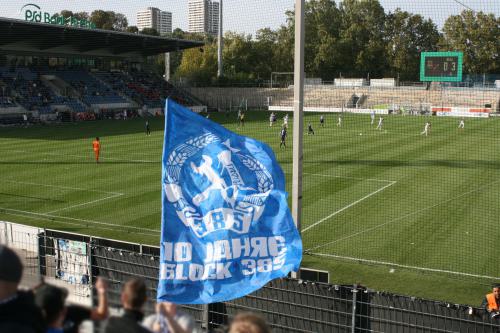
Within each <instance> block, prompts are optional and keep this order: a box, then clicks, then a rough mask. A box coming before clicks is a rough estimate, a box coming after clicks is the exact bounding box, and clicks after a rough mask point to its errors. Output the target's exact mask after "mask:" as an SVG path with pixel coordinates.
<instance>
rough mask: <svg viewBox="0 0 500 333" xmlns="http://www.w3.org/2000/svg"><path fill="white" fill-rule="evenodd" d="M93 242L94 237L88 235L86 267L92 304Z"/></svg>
mask: <svg viewBox="0 0 500 333" xmlns="http://www.w3.org/2000/svg"><path fill="white" fill-rule="evenodd" d="M93 243H94V237H90V239H89V244H88V246H89V256H88V258H89V263H88V266H87V268H88V269H89V286H90V294H91V298H92V306H94V305H95V304H94V291H93V288H92V286H93V285H94V283H93V282H94V278H93V275H94V267H93V265H92V244H93Z"/></svg>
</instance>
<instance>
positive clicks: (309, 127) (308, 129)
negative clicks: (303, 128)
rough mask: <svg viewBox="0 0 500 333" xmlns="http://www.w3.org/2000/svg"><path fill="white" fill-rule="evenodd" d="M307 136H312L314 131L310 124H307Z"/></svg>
mask: <svg viewBox="0 0 500 333" xmlns="http://www.w3.org/2000/svg"><path fill="white" fill-rule="evenodd" d="M309 134H312V135H314V130H313V127H312V125H311V123H309V124H307V135H309Z"/></svg>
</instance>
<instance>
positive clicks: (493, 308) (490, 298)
mask: <svg viewBox="0 0 500 333" xmlns="http://www.w3.org/2000/svg"><path fill="white" fill-rule="evenodd" d="M482 306H483V307H484V308H485V309H486V311H488V312H489V313H490V315H491V317H492V318H495V317H497V316H500V283H496V284H494V285H493V292H492V293H490V294H487V295H486V297H485V298H484V300H483V304H482Z"/></svg>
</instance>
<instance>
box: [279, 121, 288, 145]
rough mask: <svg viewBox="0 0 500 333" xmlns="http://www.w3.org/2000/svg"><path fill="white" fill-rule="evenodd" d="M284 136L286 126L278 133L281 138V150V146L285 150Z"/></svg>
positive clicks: (285, 134)
mask: <svg viewBox="0 0 500 333" xmlns="http://www.w3.org/2000/svg"><path fill="white" fill-rule="evenodd" d="M286 136H287V133H286V126H285V125H283V127H282V128H281V132H280V137H281V141H280V148H281V146H283V147H285V148H286Z"/></svg>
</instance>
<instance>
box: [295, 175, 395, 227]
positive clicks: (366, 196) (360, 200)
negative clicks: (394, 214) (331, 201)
mask: <svg viewBox="0 0 500 333" xmlns="http://www.w3.org/2000/svg"><path fill="white" fill-rule="evenodd" d="M394 184H396V181H390V183H389V184H387V185H385V186H383V187H381V188H379V189H378V190H376V191H374V192H371V193H369V194H368V195H365V196H364V197H362V198H361V199H358V200H356V201H354V202H352V203H350V204H349V205H347V206H345V207H343V208H341V209H339V210H337V211H335V212H333V213H331V214H330V215H328V216H326V217H324V218H322V219H321V220H319V221H317V222H315V223H313V224H311V225H310V226H308V227H307V228H304V229H302V233H304V232H306V231H308V230H309V229H312V228H314V227H315V226H317V225H319V224H321V223H323V222H325V221H326V220H328V219H330V218H332V217H334V216H335V215H337V214H339V213H342V212H343V211H344V210H346V209H349V208H351V207H352V206H354V205H357V204H358V203H360V202H362V201H364V200H366V199H368V198H369V197H371V196H374V195H375V194H377V193H379V192H381V191H383V190H385V189H386V188H388V187H389V186H392V185H394Z"/></svg>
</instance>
